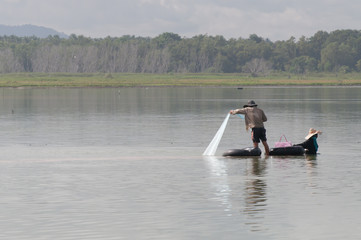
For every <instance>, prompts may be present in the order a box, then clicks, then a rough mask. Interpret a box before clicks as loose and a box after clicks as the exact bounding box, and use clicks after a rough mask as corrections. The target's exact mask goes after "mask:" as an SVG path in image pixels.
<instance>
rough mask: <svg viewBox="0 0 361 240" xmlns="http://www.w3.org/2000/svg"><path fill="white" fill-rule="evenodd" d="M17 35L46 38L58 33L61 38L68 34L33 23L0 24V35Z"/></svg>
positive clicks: (66, 36)
mask: <svg viewBox="0 0 361 240" xmlns="http://www.w3.org/2000/svg"><path fill="white" fill-rule="evenodd" d="M11 35H14V36H18V37H32V36H35V37H38V38H46V37H48V36H49V35H52V36H54V35H58V36H59V37H61V38H68V35H66V34H64V33H61V32H58V31H55V30H54V29H51V28H46V27H40V26H35V25H30V24H26V25H21V26H7V25H2V24H0V36H11Z"/></svg>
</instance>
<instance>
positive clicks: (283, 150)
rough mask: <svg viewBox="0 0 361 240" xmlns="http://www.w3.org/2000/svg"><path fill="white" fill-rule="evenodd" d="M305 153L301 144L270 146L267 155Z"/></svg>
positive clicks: (298, 154)
mask: <svg viewBox="0 0 361 240" xmlns="http://www.w3.org/2000/svg"><path fill="white" fill-rule="evenodd" d="M303 154H305V149H304V148H303V147H301V146H291V147H277V148H271V149H270V151H269V155H271V156H300V155H303Z"/></svg>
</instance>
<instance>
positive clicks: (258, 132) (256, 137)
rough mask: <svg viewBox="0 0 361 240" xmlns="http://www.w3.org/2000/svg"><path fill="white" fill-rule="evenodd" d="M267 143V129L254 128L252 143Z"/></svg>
mask: <svg viewBox="0 0 361 240" xmlns="http://www.w3.org/2000/svg"><path fill="white" fill-rule="evenodd" d="M260 140H261V141H262V142H265V141H267V138H266V129H265V128H252V141H253V142H257V143H259V142H260Z"/></svg>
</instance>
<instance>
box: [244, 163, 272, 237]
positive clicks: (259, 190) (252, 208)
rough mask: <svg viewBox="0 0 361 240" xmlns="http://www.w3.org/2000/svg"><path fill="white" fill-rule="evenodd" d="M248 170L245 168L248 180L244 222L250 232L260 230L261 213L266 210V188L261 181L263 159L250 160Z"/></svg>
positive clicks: (264, 168) (264, 165)
mask: <svg viewBox="0 0 361 240" xmlns="http://www.w3.org/2000/svg"><path fill="white" fill-rule="evenodd" d="M251 163H252V164H251V166H250V168H247V172H246V174H247V176H248V177H249V180H248V181H246V185H245V208H244V213H245V214H246V215H247V216H248V217H249V219H248V221H247V222H246V224H247V225H250V226H251V228H252V229H251V230H252V231H260V230H262V229H261V228H262V219H263V218H264V216H263V215H262V213H263V212H264V211H265V210H266V201H267V197H266V188H267V184H266V182H265V181H264V180H263V179H262V177H263V176H264V175H265V172H266V169H267V161H266V160H265V159H259V158H254V159H252V162H251Z"/></svg>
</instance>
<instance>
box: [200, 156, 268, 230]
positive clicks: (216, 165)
mask: <svg viewBox="0 0 361 240" xmlns="http://www.w3.org/2000/svg"><path fill="white" fill-rule="evenodd" d="M203 158H204V160H205V162H206V164H207V166H208V168H209V172H210V174H211V180H212V181H211V184H212V187H213V189H214V191H215V192H214V195H215V198H214V199H215V200H217V201H218V202H220V203H221V206H222V207H223V208H224V211H225V212H227V215H228V216H232V214H233V213H235V212H240V213H241V216H245V219H244V223H245V224H246V225H247V226H249V227H250V230H251V231H262V230H265V229H264V228H263V219H264V217H265V213H264V212H265V210H266V206H267V204H266V201H267V195H266V189H267V184H266V181H265V178H264V177H265V175H266V172H267V171H266V170H267V159H261V158H259V157H254V158H245V159H234V161H245V164H246V165H245V166H246V168H245V173H244V176H242V174H238V175H237V176H236V179H239V181H236V182H230V181H229V174H228V171H229V170H228V167H227V165H226V163H225V162H224V161H223V160H221V159H218V158H217V157H215V156H204V157H203ZM249 163H250V164H249ZM243 177H245V178H243ZM242 179H244V180H245V181H244V182H243V181H242ZM240 181H241V182H240ZM231 184H234V185H235V186H234V187H233V188H234V189H235V191H236V192H239V191H238V190H236V188H239V187H240V186H241V187H242V186H244V196H243V197H241V199H238V198H237V196H232V187H231V186H230V185H231ZM232 201H244V204H243V203H241V202H235V203H234V204H232ZM233 205H234V206H237V207H238V206H239V209H233V208H237V207H234V206H233Z"/></svg>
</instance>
